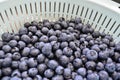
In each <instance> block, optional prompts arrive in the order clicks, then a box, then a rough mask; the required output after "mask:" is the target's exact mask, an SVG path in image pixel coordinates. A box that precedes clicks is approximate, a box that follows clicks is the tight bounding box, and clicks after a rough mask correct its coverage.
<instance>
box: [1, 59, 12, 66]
mask: <svg viewBox="0 0 120 80" xmlns="http://www.w3.org/2000/svg"><path fill="white" fill-rule="evenodd" d="M11 63H12V59H11V58H4V59H3V62H2V66H3V67H10V66H11Z"/></svg>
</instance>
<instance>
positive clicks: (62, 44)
mask: <svg viewBox="0 0 120 80" xmlns="http://www.w3.org/2000/svg"><path fill="white" fill-rule="evenodd" d="M60 47H61V48H62V49H63V48H65V47H68V42H61V44H60Z"/></svg>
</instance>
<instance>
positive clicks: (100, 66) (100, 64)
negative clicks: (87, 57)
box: [96, 62, 104, 70]
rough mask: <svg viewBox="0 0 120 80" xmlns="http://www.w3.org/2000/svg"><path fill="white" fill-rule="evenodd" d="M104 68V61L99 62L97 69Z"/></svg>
mask: <svg viewBox="0 0 120 80" xmlns="http://www.w3.org/2000/svg"><path fill="white" fill-rule="evenodd" d="M103 69H104V64H103V63H102V62H98V63H97V65H96V70H103Z"/></svg>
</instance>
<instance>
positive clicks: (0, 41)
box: [0, 40, 4, 48]
mask: <svg viewBox="0 0 120 80" xmlns="http://www.w3.org/2000/svg"><path fill="white" fill-rule="evenodd" d="M3 45H4V42H3V41H2V40H0V48H2V46H3Z"/></svg>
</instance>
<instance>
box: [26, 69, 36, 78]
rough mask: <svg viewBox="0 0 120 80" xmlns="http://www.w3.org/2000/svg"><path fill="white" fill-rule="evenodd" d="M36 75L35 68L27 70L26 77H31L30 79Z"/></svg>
mask: <svg viewBox="0 0 120 80" xmlns="http://www.w3.org/2000/svg"><path fill="white" fill-rule="evenodd" d="M37 73H38V70H37V68H30V69H29V70H28V75H29V76H31V77H35V76H36V75H37Z"/></svg>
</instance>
